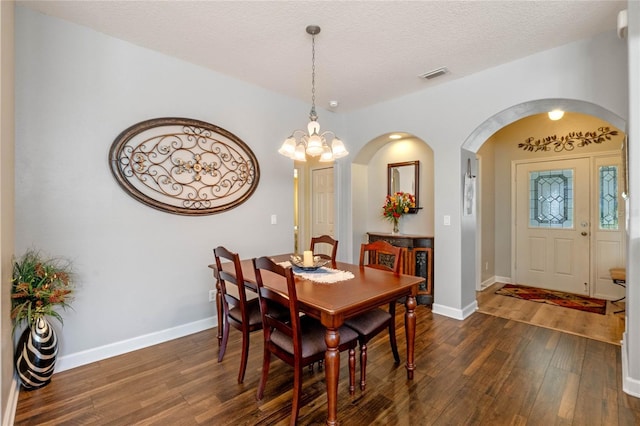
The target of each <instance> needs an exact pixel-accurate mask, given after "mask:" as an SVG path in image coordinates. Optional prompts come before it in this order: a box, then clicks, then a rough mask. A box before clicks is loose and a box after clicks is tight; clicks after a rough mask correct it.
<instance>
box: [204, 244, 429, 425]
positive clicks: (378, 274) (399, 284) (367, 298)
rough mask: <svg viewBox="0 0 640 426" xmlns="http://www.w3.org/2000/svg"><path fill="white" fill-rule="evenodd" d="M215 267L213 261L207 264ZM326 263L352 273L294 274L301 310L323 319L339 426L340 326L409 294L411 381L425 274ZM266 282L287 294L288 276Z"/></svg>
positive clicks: (228, 267)
mask: <svg viewBox="0 0 640 426" xmlns="http://www.w3.org/2000/svg"><path fill="white" fill-rule="evenodd" d="M269 257H270V258H271V259H272V260H274V261H275V262H283V261H287V260H289V259H290V255H288V254H283V255H277V256H269ZM241 265H242V273H243V275H244V280H245V287H247V288H249V289H252V290H254V291H255V290H256V276H255V271H254V269H253V264H252V261H251V259H246V260H242V261H241ZM209 267H211V268H212V269H214V277H215V276H216V273H215V265H209ZM327 267H330V268H332V269H338V270H341V271H350V272H351V273H353V275H354V277H353V278H351V279H348V280H344V281H338V282H335V283H319V282H316V281H311V280H308V279H304V278H302V277H300V276H299V275H296V276H295V280H296V291H297V295H298V302H299V306H300V309H301V310H302V311H303V312H304V313H305V314H307V315H310V316H312V317H314V318H316V319H318V320H320V321H321V323H322V325H324V327H325V328H326V333H325V342H326V345H327V350H326V352H325V362H324V364H325V367H324V368H325V379H326V386H327V410H328V414H327V424H328V425H335V424H337V423H338V419H337V414H338V413H337V400H338V382H339V372H340V352H339V351H338V346H339V344H340V335H339V333H338V328H339V327H340V326H341V325H342V324H343V323H344V321H345V320H346V319H348V318H350V317H353V316H355V315H358V314H360V313H363V312H366V311H368V310H370V309H373V308H377V307H379V306H383V305H385V304H388V303H390V302H393V301H396V300H398V299H399V298H402V297H405V308H406V309H405V316H404V320H405V333H406V340H407V362H406V369H407V379H408V380H413V372H414V370H415V368H416V366H415V363H414V344H415V331H416V315H415V308H416V299H415V296H416V294H417V292H418V285H419V284H421V283H422V282H424V278H422V277H417V276H413V275H402V274H394V273H393V272H388V271H383V270H380V269H374V268H369V267H366V266H358V265H352V264H349V263H343V262H335V263H329V264H328V265H327ZM222 268H223V269H224V270H225V271H227V272H230V273H234V270H233V265H232V264H231V263H224V264H223V265H222ZM263 282H264V286H265V287H266V288H268V289H269V290H271V291H275V292H278V293H280V294H282V295H285V296H286V294H287V287H286V283H285V282H284V280H282V279H281V278H279V277H277V276H276V275H274V274H263ZM218 290H219V289H218ZM217 308H218V334H219V336H220V335H221V333H222V327H223V324H222V310H221V302H220V301H219V299H218V300H217Z"/></svg>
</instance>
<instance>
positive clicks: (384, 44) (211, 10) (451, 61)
mask: <svg viewBox="0 0 640 426" xmlns="http://www.w3.org/2000/svg"><path fill="white" fill-rule="evenodd" d="M17 3H18V4H19V5H21V6H24V7H28V8H31V9H34V10H38V11H40V12H42V13H45V14H47V15H52V16H56V17H58V18H62V19H65V20H68V21H71V22H75V23H78V24H80V25H83V26H86V27H90V28H93V29H95V30H97V31H100V32H102V33H105V34H108V35H111V36H113V37H117V38H120V39H123V40H127V41H129V42H131V43H134V44H136V45H139V46H143V47H146V48H149V49H153V50H156V51H159V52H163V53H165V54H168V55H171V56H174V57H177V58H182V59H184V60H186V61H189V62H192V63H195V64H198V65H201V66H204V67H207V68H210V69H212V70H215V71H218V72H220V73H223V74H226V75H229V76H233V77H235V78H238V79H241V80H244V81H247V82H250V83H253V84H256V85H258V86H261V87H264V88H267V89H270V90H273V91H275V92H279V93H282V94H284V95H287V96H291V97H295V98H298V99H301V100H303V101H307V102H310V101H311V36H309V35H308V34H307V33H306V32H305V28H306V26H307V25H309V24H314V25H319V26H320V27H321V28H322V31H321V33H320V34H319V35H318V36H316V104H317V105H318V106H319V107H322V108H327V109H335V110H339V111H343V112H344V111H348V110H353V109H356V108H361V107H364V106H367V105H371V104H374V103H377V102H381V101H384V100H388V99H391V98H395V97H398V96H402V95H405V94H408V93H411V92H415V91H419V90H422V89H424V88H427V87H433V86H434V85H436V84H441V83H444V82H446V81H450V80H452V79H456V78H460V77H463V76H466V75H469V74H472V73H475V72H478V71H481V70H483V69H487V68H491V67H494V66H496V65H500V64H503V63H507V62H510V61H513V60H515V59H518V58H521V57H524V56H528V55H531V54H533V53H535V52H539V51H543V50H547V49H550V48H553V47H555V46H560V45H563V44H566V43H570V42H572V41H576V40H580V39H584V38H588V37H591V36H593V35H595V34H600V33H603V32H612V33H615V31H616V17H617V14H618V12H619V11H620V10H623V9H625V8H626V1H185V0H173V1H18V2H17ZM443 66H445V67H447V69H448V70H449V73H447V74H446V75H444V76H442V77H438V78H436V79H432V80H425V79H421V78H419V77H418V76H419V75H421V74H424V73H425V72H427V71H430V70H433V69H435V68H439V67H443ZM330 100H336V101H339V106H338V107H337V108H330V107H329V101H330Z"/></svg>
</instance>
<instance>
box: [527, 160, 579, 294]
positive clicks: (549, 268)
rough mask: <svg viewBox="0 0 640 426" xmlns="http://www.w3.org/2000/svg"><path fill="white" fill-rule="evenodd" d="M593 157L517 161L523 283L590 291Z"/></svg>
mask: <svg viewBox="0 0 640 426" xmlns="http://www.w3.org/2000/svg"><path fill="white" fill-rule="evenodd" d="M589 167H590V161H589V159H588V158H578V159H569V160H556V161H545V162H535V163H523V164H518V165H516V215H515V219H516V224H515V225H516V226H515V228H516V264H515V272H516V274H515V278H516V282H517V283H519V284H524V285H530V286H534V287H542V288H549V289H554V290H560V291H566V292H569V293H577V294H585V295H589V292H590V283H589V277H590V267H589V266H590V263H589V258H590V241H589V240H590V223H591V217H590V208H589V206H590V199H589V198H590V184H589V182H590V174H589Z"/></svg>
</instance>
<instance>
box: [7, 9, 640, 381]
mask: <svg viewBox="0 0 640 426" xmlns="http://www.w3.org/2000/svg"><path fill="white" fill-rule="evenodd" d="M16 26H17V34H16V43H17V44H16V46H17V48H16V49H17V53H16V60H17V68H16V69H17V73H16V74H17V81H16V98H17V103H16V115H17V117H18V118H17V120H16V216H17V219H16V252H17V253H20V252H22V251H24V250H25V249H26V248H29V247H31V246H32V245H35V246H38V247H40V248H42V249H44V250H46V251H47V252H51V253H53V254H60V255H65V256H69V257H71V258H72V259H73V260H74V263H75V265H76V270H77V271H78V274H79V276H78V283H79V285H80V287H79V288H78V292H77V298H76V301H75V302H74V305H73V306H74V308H75V309H74V310H73V311H70V312H67V313H66V314H65V326H64V329H63V330H62V331H61V333H60V337H61V360H60V362H61V368H64V367H65V366H67V367H69V366H73V365H78V364H81V363H83V362H91V361H92V360H95V359H96V358H99V357H100V356H109V355H111V354H116V353H119V352H122V351H125V350H131V349H135V348H136V347H137V346H144V345H146V344H150V343H153V342H155V341H158V340H161V339H163V338H170V337H172V336H174V335H179V334H184V333H188V332H192V331H195V330H198V329H202V328H205V327H208V326H211V325H212V324H213V320H214V318H213V315H214V311H213V305H212V304H209V303H208V302H207V301H206V296H207V293H208V290H209V289H210V288H212V287H213V281H212V279H211V276H210V272H209V270H208V269H207V267H206V265H207V264H208V263H210V262H211V248H212V247H214V246H215V245H218V244H224V245H228V246H229V247H231V248H234V249H235V250H237V251H238V252H240V253H241V255H242V256H243V257H249V256H255V255H261V254H264V253H274V252H283V251H289V250H291V249H292V247H293V245H292V241H293V237H292V235H293V233H292V231H291V228H292V224H293V218H292V203H293V201H292V199H293V198H292V197H293V196H292V185H291V169H292V167H293V165H292V164H291V162H290V161H289V160H287V159H285V158H284V157H281V156H279V155H278V154H277V152H276V150H277V148H278V146H279V145H280V143H281V141H282V139H283V137H284V136H286V135H287V134H288V132H290V131H291V129H293V128H298V127H300V126H301V124H300V123H299V121H298V119H299V117H300V111H305V110H306V109H307V108H308V105H306V104H304V103H302V102H297V101H294V100H291V99H287V98H284V97H281V96H278V95H276V94H274V93H271V92H268V91H266V90H263V89H260V88H257V87H253V86H250V85H247V84H244V83H240V82H237V81H234V80H232V79H229V78H226V77H224V76H221V75H219V74H216V73H213V72H211V71H208V70H205V69H202V68H199V67H196V66H193V65H190V64H186V63H184V62H182V61H178V60H176V59H172V58H169V57H166V56H163V55H161V54H158V53H155V52H151V51H148V50H145V49H141V48H139V47H136V46H134V45H131V44H128V43H125V42H122V41H119V40H116V39H113V38H110V37H107V36H105V35H102V34H99V33H96V32H94V31H91V30H88V29H85V28H82V27H78V26H75V25H72V24H69V23H65V22H63V21H59V20H56V19H54V18H49V17H45V16H43V15H39V14H36V13H33V12H30V11H26V10H23V9H21V8H18V13H17V21H16ZM626 81H627V65H626V46H625V43H624V42H622V41H621V40H619V39H618V38H617V37H616V35H615V30H614V29H613V28H612V31H611V32H609V33H606V34H602V35H601V36H598V37H595V38H593V39H588V40H583V41H579V42H576V43H572V44H569V45H566V46H562V47H559V48H556V49H552V50H549V51H545V52H542V53H540V54H537V55H533V56H530V57H526V58H523V59H521V60H518V61H514V62H511V63H509V64H505V65H502V66H499V67H496V68H493V69H489V70H486V71H483V72H481V73H477V74H475V75H472V76H470V77H467V78H462V79H459V80H455V81H452V82H448V83H446V84H443V85H440V86H436V87H433V88H428V89H425V90H424V91H422V92H419V93H416V94H412V95H409V96H405V97H402V98H398V99H395V100H391V101H388V102H384V103H381V104H378V105H375V106H372V107H370V108H366V109H363V110H360V111H356V112H352V113H349V114H343V115H340V114H333V115H331V114H326V115H323V116H327V117H330V118H329V120H333V122H327V123H326V124H325V126H326V127H327V128H331V129H332V130H335V131H336V132H337V133H339V134H340V135H344V140H345V141H346V143H347V144H348V149H349V151H350V152H351V155H350V156H349V157H347V158H345V159H343V160H341V161H340V162H338V163H337V164H336V169H337V170H336V176H337V179H338V181H337V183H336V188H337V192H336V197H337V216H336V219H337V221H338V233H337V237H338V239H339V240H340V242H341V247H344V248H343V249H344V250H346V251H347V253H353V250H354V247H355V245H356V244H359V239H360V238H361V237H360V236H361V232H362V229H359V227H360V225H359V223H358V217H357V216H356V215H354V214H353V212H354V210H355V208H354V207H353V205H352V200H354V201H353V202H354V203H355V202H356V200H358V198H357V194H356V193H355V191H356V190H359V191H367V190H368V188H369V186H368V184H369V182H368V179H369V178H368V177H367V176H363V173H364V174H366V173H367V168H366V167H363V166H361V165H355V166H353V168H352V165H351V163H350V159H352V158H355V157H356V156H357V155H358V153H359V151H360V150H361V149H364V148H365V146H366V145H367V144H368V143H369V142H370V141H371V140H373V139H375V138H376V137H377V136H379V135H382V134H385V133H388V132H390V131H404V132H407V133H410V134H412V135H415V136H416V137H417V138H419V139H421V140H423V141H425V142H426V143H427V144H428V145H429V147H431V149H432V150H433V161H434V168H433V174H434V201H433V204H434V229H433V230H434V235H435V242H436V243H435V244H436V252H435V294H436V296H435V297H436V300H435V304H434V312H435V313H442V314H446V315H450V316H453V317H458V318H464V317H466V316H467V315H468V314H470V313H471V312H472V311H473V309H474V305H475V282H474V274H475V265H473V262H471V263H469V262H464V263H463V254H462V240H463V238H462V236H463V232H462V229H463V226H462V223H461V217H462V216H461V183H462V174H463V170H462V163H463V162H462V161H461V149H460V148H461V146H464V147H465V148H466V150H467V152H468V153H473V152H475V151H477V149H478V148H479V147H480V146H481V145H482V143H484V141H486V139H487V138H488V136H490V134H488V135H484V136H483V137H477V138H476V136H478V135H480V136H482V135H483V130H484V128H485V127H486V128H491V127H492V126H497V125H498V124H500V123H499V122H494V121H492V117H494V116H497V115H499V113H500V112H501V111H503V110H506V109H508V108H511V107H512V106H514V105H518V104H521V103H523V102H527V101H531V100H536V99H546V98H567V99H580V100H583V101H586V102H593V103H595V104H598V105H600V106H601V107H602V108H605V109H607V110H609V111H611V112H612V113H614V114H617V115H619V116H620V117H623V118H626V117H627V116H628V111H627V99H628V96H627V92H628V87H627V84H626ZM175 115H179V116H186V117H190V118H196V119H201V120H204V121H209V122H212V123H214V124H217V125H219V126H221V127H223V128H226V129H228V130H230V131H232V132H233V133H235V134H236V135H238V136H239V137H240V138H242V139H243V140H244V141H245V142H246V143H247V144H248V145H249V146H251V148H252V149H253V151H254V152H255V154H256V155H257V157H258V160H259V162H260V166H261V172H262V175H261V181H260V185H259V187H258V190H257V191H256V193H255V194H254V195H253V196H252V197H251V198H250V200H249V201H248V202H246V203H244V204H243V205H241V206H240V207H238V208H236V209H233V210H231V211H229V212H225V213H223V214H219V215H214V216H208V217H198V218H189V217H180V216H174V215H169V214H166V213H162V212H158V211H155V210H152V209H150V208H148V207H146V206H144V205H142V204H140V203H138V202H137V201H135V200H133V199H132V198H131V197H129V196H128V195H126V194H125V193H124V192H123V191H122V190H120V189H119V187H117V185H116V184H115V181H114V180H113V178H112V177H111V175H110V172H109V170H108V165H107V153H108V149H109V146H110V144H111V142H112V141H113V139H114V138H115V136H116V135H117V134H118V133H119V132H120V131H121V130H123V129H124V128H126V127H128V126H129V125H131V124H133V123H136V122H138V121H141V120H144V119H148V118H152V117H161V116H175ZM329 120H328V121H329ZM505 124H507V123H505ZM496 130H497V128H496ZM492 133H493V132H492ZM638 139H640V138H637V139H636V140H638ZM352 196H354V197H353V198H352ZM271 214H277V215H278V225H275V226H272V225H269V218H270V215H271ZM445 215H447V216H450V217H451V225H449V226H445V225H444V224H443V217H444V216H445ZM465 230H466V228H465ZM474 243H475V240H474ZM343 244H344V246H343ZM343 249H341V250H343ZM472 251H473V250H472ZM465 256H467V254H465ZM465 259H466V257H465ZM470 268H474V270H471V269H470ZM638 302H640V301H638ZM637 306H640V303H638V305H637ZM631 309H632V307H631V306H630V307H629V310H631ZM638 323H640V322H638ZM3 343H5V342H3ZM633 350H635V352H631V353H634V354H638V353H640V350H639V348H638V347H637V344H636V346H634V348H632V351H633ZM629 359H630V360H637V359H640V356H635V357H631V356H629ZM634 362H636V363H637V361H634ZM638 368H639V367H637V366H635V365H634V366H633V369H632V370H633V371H636V370H637V369H638ZM636 372H637V371H636ZM635 377H640V374H637V375H636V376H635Z"/></svg>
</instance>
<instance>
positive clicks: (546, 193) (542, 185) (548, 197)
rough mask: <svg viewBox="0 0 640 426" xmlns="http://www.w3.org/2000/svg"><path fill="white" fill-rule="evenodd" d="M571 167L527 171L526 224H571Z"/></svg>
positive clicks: (558, 225) (555, 226)
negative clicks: (527, 205) (527, 221)
mask: <svg viewBox="0 0 640 426" xmlns="http://www.w3.org/2000/svg"><path fill="white" fill-rule="evenodd" d="M573 195H574V194H573V169H565V170H545V171H540V172H530V173H529V226H530V227H532V228H573Z"/></svg>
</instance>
